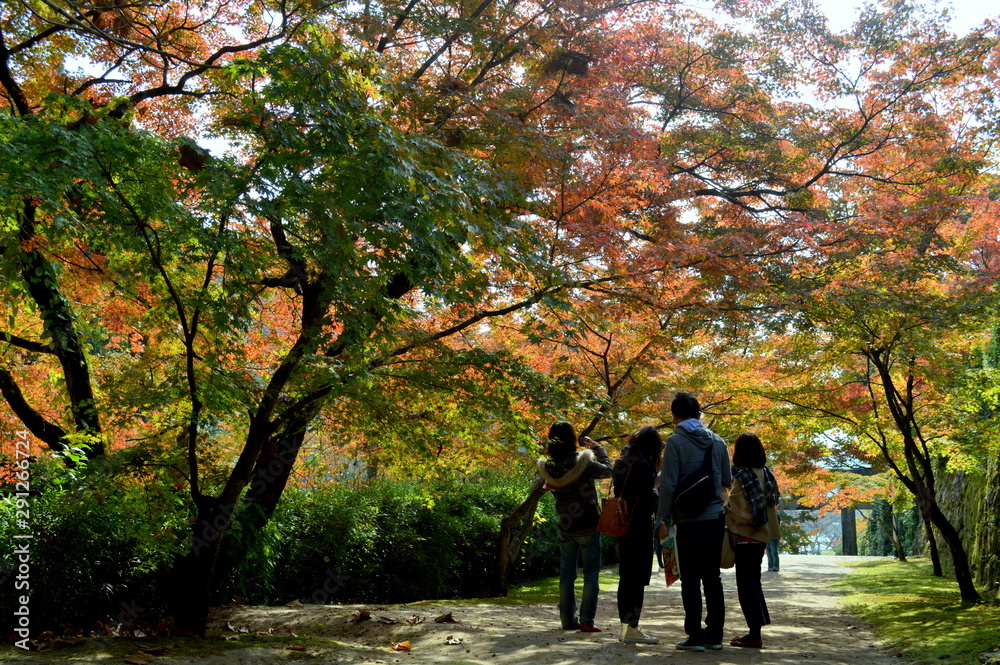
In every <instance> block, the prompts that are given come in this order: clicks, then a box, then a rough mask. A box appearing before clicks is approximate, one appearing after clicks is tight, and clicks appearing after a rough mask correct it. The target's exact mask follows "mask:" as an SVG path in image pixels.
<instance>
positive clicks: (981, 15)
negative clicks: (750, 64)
mask: <svg viewBox="0 0 1000 665" xmlns="http://www.w3.org/2000/svg"><path fill="white" fill-rule="evenodd" d="M815 2H816V4H817V5H818V6H819V7H821V8H822V9H823V11H824V12H825V13H826V15H827V17H828V18H829V20H830V28H831V29H833V30H843V29H846V28H848V27H850V25H851V23H852V22H853V21H854V18H855V17H856V16H857V14H858V12H857V9H856V8H857V7H858V6H861V5H863V4H864V3H863V2H857V1H855V0H815ZM925 4H926V5H927V6H930V7H933V6H939V7H942V8H943V7H947V6H949V5H950V6H951V7H952V10H953V11H952V27H953V28H954V30H955V32H956V33H957V34H963V33H965V32H968V31H969V30H971V29H972V28H974V27H976V26H978V25H980V24H981V23H982V22H983V21H984V20H986V19H988V18H992V19H996V18H997V17H998V16H1000V3H997V2H996V1H995V0H953V1H952V2H936V1H935V0H925Z"/></svg>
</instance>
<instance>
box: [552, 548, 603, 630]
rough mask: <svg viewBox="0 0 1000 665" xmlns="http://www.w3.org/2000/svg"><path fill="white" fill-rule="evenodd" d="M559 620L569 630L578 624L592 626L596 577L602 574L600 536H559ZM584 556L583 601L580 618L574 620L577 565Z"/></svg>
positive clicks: (596, 587)
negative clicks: (574, 587)
mask: <svg viewBox="0 0 1000 665" xmlns="http://www.w3.org/2000/svg"><path fill="white" fill-rule="evenodd" d="M559 554H560V558H559V619H560V621H561V622H562V627H563V628H565V629H567V630H570V629H573V628H576V627H577V624H578V623H586V624H590V625H591V626H592V625H594V617H595V616H596V615H597V593H598V591H599V588H598V584H599V582H598V576H599V575H600V573H601V534H600V532H597V533H594V534H593V535H590V536H568V535H566V534H564V533H560V534H559ZM581 556H582V557H583V598H582V599H581V600H580V619H579V621H578V620H577V618H576V593H575V591H574V589H573V584H574V583H575V582H576V564H577V561H579V559H580V558H581Z"/></svg>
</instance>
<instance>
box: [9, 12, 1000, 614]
mask: <svg viewBox="0 0 1000 665" xmlns="http://www.w3.org/2000/svg"><path fill="white" fill-rule="evenodd" d="M905 7H909V5H906V6H905ZM905 7H904V8H905ZM728 9H729V10H730V11H732V12H733V14H734V15H735V16H736V17H737V18H739V20H740V21H745V22H749V23H751V24H752V23H753V22H757V23H758V24H759V25H766V26H768V29H767V30H766V31H757V32H754V31H752V30H747V29H745V28H744V25H745V24H740V23H739V22H737V21H735V20H733V19H731V18H725V19H720V20H717V21H713V20H712V19H711V18H710V17H707V16H705V15H704V14H702V13H699V12H696V11H693V10H690V9H687V8H684V7H680V6H672V5H669V4H660V3H633V2H607V3H597V4H594V3H590V2H580V1H576V0H560V1H559V2H554V3H532V2H519V1H517V0H510V1H508V2H493V1H491V0H483V2H481V3H479V4H473V5H465V4H464V3H428V2H421V1H420V0H408V1H407V2H405V3H403V2H400V3H395V2H388V3H329V4H326V3H315V2H309V3H301V4H299V3H286V2H275V3H270V2H246V3H226V2H205V3H202V4H199V5H191V4H189V3H179V2H157V3H152V2H149V3H147V2H138V3H130V4H129V5H127V6H123V5H118V4H115V5H110V4H107V3H101V2H95V3H92V4H87V3H81V2H74V1H71V0H46V2H40V3H39V2H34V1H31V0H23V1H20V2H14V3H8V4H6V5H5V6H4V8H3V9H2V10H0V12H2V13H0V88H2V92H3V94H2V97H0V105H2V106H3V108H4V110H5V111H6V112H7V114H6V116H5V117H4V119H3V121H2V123H3V124H2V125H0V147H2V149H3V151H4V155H3V156H4V159H3V160H2V165H0V175H2V184H0V206H2V208H0V210H2V215H0V220H2V224H3V235H2V238H3V252H2V257H0V270H2V271H3V273H4V276H5V281H4V285H3V287H2V288H3V289H4V291H3V293H4V307H5V308H6V309H7V312H8V314H11V315H13V316H11V317H8V318H9V319H10V321H9V325H8V329H6V330H4V331H3V332H2V333H0V339H2V340H3V341H4V342H5V344H6V348H5V352H4V356H3V358H4V360H3V366H2V367H0V391H2V394H3V395H4V397H5V400H6V402H7V404H8V406H9V408H10V410H11V411H12V412H13V414H14V415H15V416H16V417H17V418H18V419H20V420H21V422H23V423H24V424H25V425H26V426H27V427H28V428H29V429H30V430H31V431H32V432H33V433H34V434H35V436H36V437H37V438H38V439H39V440H40V441H42V442H44V443H45V444H46V445H48V446H49V447H51V448H53V449H56V450H59V449H64V448H67V447H81V448H83V449H84V450H85V451H86V453H87V454H88V455H90V456H92V457H99V456H102V455H104V454H107V453H108V452H109V450H116V449H121V450H129V451H132V454H134V458H135V460H137V463H141V464H148V463H149V462H150V460H152V461H155V462H156V463H157V464H162V465H163V466H162V468H169V469H173V470H174V471H171V472H164V475H165V477H166V479H167V481H168V482H169V483H171V484H173V483H176V484H180V485H181V486H183V487H186V489H187V493H188V496H189V499H190V502H191V504H192V505H193V513H194V517H193V519H192V523H191V542H190V545H191V549H190V552H189V553H188V555H187V556H186V557H184V558H183V560H182V561H180V562H179V563H178V565H177V571H176V572H177V574H178V575H182V576H184V577H185V578H186V579H188V580H189V581H190V583H189V584H186V585H183V586H181V585H178V588H184V589H190V590H191V591H190V594H189V595H185V596H184V597H182V598H180V599H178V602H177V611H178V622H179V623H180V624H182V625H187V626H189V627H191V628H192V629H193V630H195V631H196V632H200V631H203V629H204V619H205V611H206V607H207V602H208V598H209V595H210V591H211V587H212V584H213V580H214V579H215V578H216V575H217V572H218V569H219V568H224V567H225V566H227V565H228V562H229V561H231V559H232V558H233V557H235V558H238V557H239V556H240V549H241V547H245V546H246V541H245V540H239V539H236V538H233V537H232V535H231V530H232V528H233V525H234V524H239V525H241V529H242V530H241V534H246V533H250V534H252V533H254V532H255V531H259V529H260V528H261V526H262V525H263V524H264V523H266V521H267V519H269V517H270V515H271V514H272V513H273V511H274V509H275V507H276V505H277V503H278V501H279V500H280V497H281V494H282V492H283V490H284V488H285V486H286V485H287V483H288V482H289V478H290V474H291V473H292V470H293V469H294V468H295V466H296V462H297V460H298V459H299V456H300V453H301V450H302V448H303V446H304V445H305V443H306V440H307V435H308V433H309V432H310V429H311V428H312V429H315V427H316V426H317V424H319V423H322V426H323V430H324V434H325V435H326V436H328V437H329V438H331V439H335V440H338V441H341V442H353V443H354V444H356V448H357V449H358V450H360V451H361V453H362V454H363V455H364V456H365V457H367V458H368V460H369V462H370V463H371V467H370V468H371V469H372V472H373V473H376V472H378V468H380V467H381V468H383V469H384V468H386V467H394V468H397V469H398V468H403V467H405V464H404V463H403V462H402V460H405V459H407V458H408V456H410V455H411V453H414V451H417V452H418V453H419V454H420V455H423V456H424V457H431V458H437V459H444V460H447V459H462V460H469V461H473V460H483V458H488V457H490V456H492V455H493V454H494V453H495V454H496V455H497V456H499V455H508V454H512V453H514V454H516V452H515V451H517V449H518V448H519V447H524V448H530V446H527V442H528V441H529V440H531V439H532V438H533V434H532V430H533V429H535V428H534V427H533V423H535V422H537V420H538V416H537V414H539V413H541V414H544V415H546V416H547V415H549V413H550V412H551V410H552V407H553V405H552V404H548V405H546V404H545V403H544V402H545V401H546V398H558V397H559V394H558V393H554V392H546V389H545V388H542V386H544V385H545V381H546V378H547V377H546V375H548V374H550V373H556V374H562V375H563V376H565V372H567V371H569V370H571V369H573V368H572V367H571V363H568V362H567V363H563V362H562V361H557V362H554V363H553V362H551V359H549V361H544V359H545V357H546V356H547V355H549V353H550V349H554V348H555V347H556V346H560V347H562V348H564V349H567V351H568V353H569V354H570V355H571V356H573V357H574V359H575V362H576V363H577V365H576V367H580V365H579V362H580V359H586V358H590V359H591V361H594V360H596V361H597V363H598V364H597V365H596V366H595V368H596V369H597V374H596V378H599V379H600V381H601V383H597V382H595V383H594V384H593V386H594V387H596V386H597V385H601V386H602V392H595V391H591V392H590V394H589V395H585V399H584V400H583V402H582V403H581V404H583V405H585V406H582V407H581V406H578V407H577V409H578V410H577V411H576V414H578V415H579V417H580V419H581V420H584V419H586V420H588V421H589V422H590V424H589V425H588V431H590V428H593V427H597V426H598V424H599V423H600V422H602V421H604V420H606V419H607V420H610V421H611V424H609V425H608V427H609V428H610V427H611V426H612V425H614V426H618V425H619V424H625V423H626V422H627V421H628V420H629V418H631V419H634V420H638V419H639V418H644V417H648V416H649V415H652V414H650V413H649V412H646V411H644V410H643V408H644V407H642V406H641V405H642V404H643V399H645V398H649V399H655V398H657V395H660V394H662V393H663V392H664V391H667V390H671V389H674V388H676V387H677V386H676V385H670V384H671V383H673V381H671V370H670V369H669V365H670V364H672V363H673V362H674V361H675V360H676V359H677V358H681V359H687V360H690V365H691V366H695V365H697V364H699V362H700V363H702V364H704V360H705V358H704V357H699V356H701V355H702V354H703V348H704V347H701V348H699V345H703V344H705V343H707V340H710V339H713V338H714V337H715V336H716V335H723V336H724V335H739V334H741V331H742V332H743V333H745V332H746V331H748V330H749V331H755V330H757V328H756V327H755V326H757V325H759V319H760V317H761V314H762V313H764V314H766V315H767V316H766V317H764V318H768V321H767V324H768V325H771V326H772V327H780V325H781V323H782V320H783V319H782V315H781V313H780V312H781V311H783V310H785V309H787V308H789V307H790V306H792V305H795V304H796V303H797V302H798V300H797V299H799V300H800V299H801V298H803V297H804V295H803V294H802V293H795V292H793V291H792V289H791V287H790V285H795V284H797V285H798V287H799V288H802V290H803V292H805V293H808V289H804V288H803V285H804V284H806V280H801V279H800V280H798V281H797V282H796V281H795V280H794V279H793V278H794V277H795V276H796V274H797V271H798V270H799V269H800V265H801V263H803V262H806V263H809V262H811V261H816V260H818V259H817V258H816V257H820V256H823V257H825V256H828V254H829V253H830V252H833V253H836V252H837V251H843V252H844V255H847V253H848V252H853V251H860V252H863V253H864V252H871V251H875V252H877V251H878V247H877V242H875V241H872V242H869V243H867V244H866V243H865V242H860V241H859V239H864V238H873V239H875V240H877V239H879V238H891V237H892V234H893V233H895V229H883V228H881V227H880V225H879V223H871V224H870V225H869V226H867V227H866V226H865V225H864V223H865V219H864V218H862V217H860V216H857V215H855V214H854V213H853V212H852V211H851V206H852V205H856V204H857V202H858V201H859V200H862V199H863V197H864V196H866V195H867V191H866V189H865V187H864V186H863V185H864V184H865V183H870V182H879V183H885V184H887V185H891V186H893V187H895V188H897V189H898V191H900V192H903V193H906V192H910V191H914V190H920V189H923V188H925V187H927V186H928V184H935V183H938V182H941V181H947V182H951V180H952V179H955V178H961V177H964V174H966V173H967V172H969V171H973V170H975V168H977V166H978V164H979V161H978V155H979V154H980V153H978V152H976V147H977V146H976V145H975V141H976V136H975V135H974V134H973V133H972V132H971V131H970V133H969V134H968V136H963V137H958V138H960V139H961V140H962V145H961V146H960V147H961V150H959V149H957V148H956V149H949V150H948V151H945V154H947V155H948V156H949V158H950V159H949V160H940V159H937V157H938V156H940V154H942V153H941V152H940V148H941V143H940V142H935V140H936V139H937V138H938V137H941V136H951V134H950V132H951V131H952V129H953V128H954V127H955V126H956V123H957V122H958V120H957V118H958V116H959V115H961V114H966V115H972V116H974V115H977V114H978V115H980V116H983V115H985V114H986V113H988V112H989V111H990V108H989V103H990V95H988V94H985V92H984V91H987V90H989V89H990V85H991V84H992V79H991V78H990V77H991V73H990V71H991V70H990V69H989V68H988V67H986V66H985V62H986V60H987V58H989V57H990V54H991V52H992V49H993V47H994V42H993V41H991V40H990V36H989V35H988V34H987V33H986V32H985V31H977V32H975V33H973V34H971V35H968V36H965V37H955V36H953V35H950V34H948V33H947V32H946V31H945V30H944V29H943V28H942V27H941V25H940V23H937V22H935V20H934V19H933V17H932V18H931V19H927V18H926V17H921V16H919V15H917V14H916V13H914V11H909V10H907V11H901V10H900V8H899V6H896V5H894V6H893V7H891V8H888V9H886V8H882V9H879V8H877V7H876V8H873V9H871V10H870V11H868V12H867V13H866V14H865V15H864V16H863V17H862V19H861V21H860V22H859V24H858V26H857V27H856V28H855V29H854V32H853V33H852V34H850V35H846V36H835V35H830V34H829V33H828V32H827V31H826V30H825V28H824V27H823V25H822V23H821V22H820V21H819V20H818V17H817V15H816V14H815V12H814V10H813V9H812V8H811V6H810V5H809V4H808V3H788V4H786V5H781V6H780V8H778V9H775V8H771V7H769V6H767V5H764V4H760V5H757V4H748V5H745V6H739V7H729V8H728ZM776 12H777V13H776ZM778 27H781V29H778ZM901 44H902V45H905V46H906V48H899V47H900V45H901ZM74 60H75V61H79V62H82V63H83V64H84V65H85V67H82V68H81V69H80V70H78V71H71V68H72V67H73V65H72V62H73V61H74ZM53 65H55V66H53ZM848 67H854V68H855V69H856V72H857V73H856V74H855V75H854V76H853V77H852V76H849V75H846V74H845V71H846V70H847V68H848ZM806 83H809V84H811V85H812V86H813V87H814V88H815V95H816V96H817V98H818V99H820V100H824V101H827V102H828V103H825V104H824V103H819V102H816V103H814V102H805V101H801V100H796V99H795V98H794V94H795V93H796V90H798V89H799V88H800V87H801V86H802V85H804V84H806ZM980 92H983V93H984V94H982V95H978V93H980ZM977 95H978V96H977ZM932 98H934V99H940V100H948V102H949V105H950V109H951V111H950V112H951V113H952V115H947V114H944V113H931V112H930V106H931V105H930V100H931V99H932ZM845 99H847V100H850V101H851V102H852V104H853V105H852V106H850V107H848V106H846V105H845V104H844V103H843V101H844V100H845ZM969 100H973V101H969ZM205 133H213V134H215V135H217V136H220V137H224V138H225V139H226V140H227V141H228V142H229V144H230V145H231V146H232V147H233V148H234V153H233V154H232V155H229V156H218V155H214V156H213V155H210V154H209V153H208V152H207V151H206V150H205V149H204V148H203V147H202V146H201V145H200V143H203V141H202V135H203V134H205ZM921 137H927V140H926V141H924V142H920V145H921V146H922V147H924V148H925V149H923V151H920V150H917V149H913V150H911V151H910V152H908V153H906V155H905V156H904V157H905V159H904V157H900V156H899V153H898V151H897V147H898V146H899V145H900V144H904V143H908V142H911V141H913V140H914V139H915V138H917V139H920V138H921ZM957 143H959V141H957V140H956V145H957ZM883 153H886V155H887V156H886V157H884V158H881V155H882V154H883ZM873 156H875V157H873ZM900 160H903V161H900ZM907 160H909V161H907ZM929 164H935V165H936V166H929ZM854 183H861V184H858V185H855V184H854ZM872 219H875V217H872ZM609 311H611V312H614V316H611V317H609V316H608V312H609ZM573 312H575V313H577V314H578V315H574V314H571V313H573ZM602 317H603V318H605V319H608V318H611V319H612V321H611V323H608V322H606V321H605V322H602V321H601V318H602ZM619 327H620V328H621V329H620V330H619V329H618V328H619ZM616 339H617V340H622V341H624V342H625V345H624V347H623V348H622V349H621V350H618V349H617V348H615V347H614V345H613V343H612V342H613V341H615V340H616ZM505 340H514V341H515V342H516V341H520V340H524V344H522V345H518V346H512V345H510V344H505V343H504V342H505ZM556 358H558V356H557V357H556ZM540 359H542V360H543V361H542V362H540ZM49 373H54V375H55V376H58V377H59V379H58V381H54V382H51V383H50V382H48V381H45V380H41V379H42V377H45V376H47V375H49ZM638 376H641V377H642V380H641V382H639V381H635V383H634V384H633V383H630V380H634V379H635V377H638ZM673 376H677V375H676V374H674V375H673ZM626 387H628V388H629V390H624V389H625V388H626ZM684 387H687V386H684ZM642 390H648V392H646V393H645V394H642V392H641V391H642ZM632 391H634V392H632ZM583 393H586V391H583ZM570 394H572V393H570ZM64 404H65V408H64V406H63V405H64ZM626 411H629V412H630V413H629V415H628V417H626V415H625V413H626ZM397 439H398V440H397ZM482 440H487V441H491V442H492V441H497V442H499V443H498V444H496V445H495V446H493V445H486V446H483V447H482V450H478V451H474V450H472V449H473V448H476V447H477V446H476V445H475V444H478V443H479V442H480V441H482ZM445 447H447V448H448V449H449V451H448V453H447V454H446V453H445V452H444V448H445ZM461 448H465V449H466V451H467V452H468V454H467V455H459V453H457V452H455V453H454V454H455V457H454V458H451V457H450V455H452V453H453V452H454V451H458V450H459V449H461ZM435 451H436V452H435ZM476 463H478V462H476ZM241 538H242V536H241Z"/></svg>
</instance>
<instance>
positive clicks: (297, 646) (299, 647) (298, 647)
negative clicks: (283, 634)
mask: <svg viewBox="0 0 1000 665" xmlns="http://www.w3.org/2000/svg"><path fill="white" fill-rule="evenodd" d="M285 648H286V649H288V650H289V651H305V650H306V648H305V647H304V646H302V645H301V644H293V645H291V646H287V647H285Z"/></svg>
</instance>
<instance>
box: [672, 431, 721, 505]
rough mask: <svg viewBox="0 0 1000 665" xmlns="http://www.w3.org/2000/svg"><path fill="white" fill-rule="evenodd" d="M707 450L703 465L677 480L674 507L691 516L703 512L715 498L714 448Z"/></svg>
mask: <svg viewBox="0 0 1000 665" xmlns="http://www.w3.org/2000/svg"><path fill="white" fill-rule="evenodd" d="M713 447H714V446H709V447H708V450H706V451H705V457H704V459H702V460H701V466H699V467H698V468H697V469H695V470H694V471H693V472H691V473H690V474H688V475H686V476H684V477H683V478H681V479H680V480H678V481H677V490H676V491H675V492H674V509H675V510H676V511H678V512H680V513H683V514H684V515H687V516H689V517H694V516H696V515H699V514H701V511H703V510H705V508H707V507H708V504H710V503H712V501H714V500H715V497H716V496H718V493H717V492H716V491H715V479H714V478H713V476H712V448H713Z"/></svg>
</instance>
